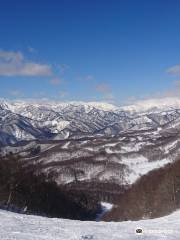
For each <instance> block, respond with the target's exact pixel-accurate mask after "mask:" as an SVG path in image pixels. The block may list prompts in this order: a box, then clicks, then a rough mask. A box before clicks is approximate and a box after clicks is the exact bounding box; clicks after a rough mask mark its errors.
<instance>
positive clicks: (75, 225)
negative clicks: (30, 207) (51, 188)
mask: <svg viewBox="0 0 180 240" xmlns="http://www.w3.org/2000/svg"><path fill="white" fill-rule="evenodd" d="M138 228H141V229H142V231H143V233H142V234H137V233H136V229H138ZM0 239H1V240H12V239H13V240H42V239H44V240H118V239H123V240H125V239H128V240H136V239H146V240H147V239H148V240H154V239H158V240H161V239H168V240H179V239H180V210H179V211H177V212H175V213H173V214H171V215H169V216H166V217H162V218H157V219H153V220H141V221H135V222H130V221H127V222H120V223H114V222H112V223H105V222H81V221H73V220H64V219H55V218H54V219H50V218H45V217H38V216H28V215H20V214H16V213H11V212H7V211H4V210H0Z"/></svg>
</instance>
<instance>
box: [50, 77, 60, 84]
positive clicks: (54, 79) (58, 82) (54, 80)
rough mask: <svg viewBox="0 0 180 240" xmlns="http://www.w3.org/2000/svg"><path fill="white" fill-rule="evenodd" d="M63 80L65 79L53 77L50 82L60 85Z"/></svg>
mask: <svg viewBox="0 0 180 240" xmlns="http://www.w3.org/2000/svg"><path fill="white" fill-rule="evenodd" d="M62 82H63V80H61V79H59V78H53V79H51V80H50V84H52V85H60V84H61V83H62Z"/></svg>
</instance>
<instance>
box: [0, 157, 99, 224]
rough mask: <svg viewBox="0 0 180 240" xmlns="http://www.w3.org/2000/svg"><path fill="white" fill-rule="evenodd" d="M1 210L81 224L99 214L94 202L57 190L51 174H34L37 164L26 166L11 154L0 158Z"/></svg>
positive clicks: (79, 193)
mask: <svg viewBox="0 0 180 240" xmlns="http://www.w3.org/2000/svg"><path fill="white" fill-rule="evenodd" d="M0 206H1V208H6V209H9V210H15V211H17V209H18V211H21V212H26V213H29V214H31V213H33V214H38V215H46V216H49V217H63V218H69V219H80V220H93V219H94V218H95V216H96V213H97V211H99V203H98V201H97V200H96V199H94V198H92V197H90V196H88V195H87V194H85V193H84V192H75V191H72V190H68V189H66V188H64V187H60V186H58V185H57V183H56V182H55V181H54V180H53V177H52V176H51V174H49V175H46V174H44V173H42V172H39V171H37V166H36V164H30V165H29V164H28V165H27V164H25V163H24V162H23V161H22V160H21V158H20V157H19V156H14V155H13V154H9V155H8V156H6V157H0Z"/></svg>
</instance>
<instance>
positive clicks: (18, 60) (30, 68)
mask: <svg viewBox="0 0 180 240" xmlns="http://www.w3.org/2000/svg"><path fill="white" fill-rule="evenodd" d="M51 74H52V69H51V66H50V65H47V64H40V63H36V62H32V61H29V60H27V59H25V58H24V55H23V54H22V53H21V52H19V51H18V52H13V51H3V50H0V76H9V77H11V76H49V75H51Z"/></svg>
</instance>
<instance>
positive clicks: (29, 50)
mask: <svg viewBox="0 0 180 240" xmlns="http://www.w3.org/2000/svg"><path fill="white" fill-rule="evenodd" d="M27 50H28V52H30V53H37V50H36V49H35V48H33V47H31V46H29V47H28V48H27Z"/></svg>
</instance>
